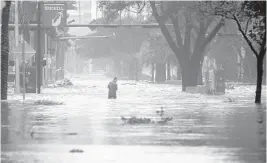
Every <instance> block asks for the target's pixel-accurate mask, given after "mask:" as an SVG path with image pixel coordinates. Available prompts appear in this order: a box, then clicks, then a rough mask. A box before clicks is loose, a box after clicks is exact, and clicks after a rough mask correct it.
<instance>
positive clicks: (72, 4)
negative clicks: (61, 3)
mask: <svg viewBox="0 0 267 163" xmlns="http://www.w3.org/2000/svg"><path fill="white" fill-rule="evenodd" d="M75 5H76V1H67V10H77V7H76V6H75Z"/></svg>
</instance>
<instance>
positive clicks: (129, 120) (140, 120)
mask: <svg viewBox="0 0 267 163" xmlns="http://www.w3.org/2000/svg"><path fill="white" fill-rule="evenodd" d="M156 114H158V115H160V117H161V120H160V121H156V122H155V121H153V120H151V119H150V118H137V117H135V116H132V117H130V118H125V117H123V116H121V120H122V121H123V122H124V124H131V125H133V124H154V123H157V124H166V123H167V122H169V121H172V120H173V117H164V110H163V107H161V110H160V111H159V110H157V111H156Z"/></svg>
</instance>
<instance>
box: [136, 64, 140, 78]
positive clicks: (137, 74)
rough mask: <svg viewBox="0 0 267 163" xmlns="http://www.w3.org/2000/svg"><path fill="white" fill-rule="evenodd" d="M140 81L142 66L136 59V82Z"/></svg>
mask: <svg viewBox="0 0 267 163" xmlns="http://www.w3.org/2000/svg"><path fill="white" fill-rule="evenodd" d="M139 79H140V64H139V62H138V59H135V80H136V81H139Z"/></svg>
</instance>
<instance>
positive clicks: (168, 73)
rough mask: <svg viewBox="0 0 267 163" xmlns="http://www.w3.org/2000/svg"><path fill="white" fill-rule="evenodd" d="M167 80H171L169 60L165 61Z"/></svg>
mask: <svg viewBox="0 0 267 163" xmlns="http://www.w3.org/2000/svg"><path fill="white" fill-rule="evenodd" d="M167 80H171V60H169V59H168V61H167Z"/></svg>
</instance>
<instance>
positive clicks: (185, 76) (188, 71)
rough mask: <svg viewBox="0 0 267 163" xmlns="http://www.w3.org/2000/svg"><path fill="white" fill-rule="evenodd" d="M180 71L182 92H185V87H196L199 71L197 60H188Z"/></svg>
mask: <svg viewBox="0 0 267 163" xmlns="http://www.w3.org/2000/svg"><path fill="white" fill-rule="evenodd" d="M183 66H184V67H183V68H182V69H181V70H182V91H186V87H195V86H197V85H198V78H199V77H198V76H199V69H200V61H199V60H190V61H189V63H188V64H183Z"/></svg>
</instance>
